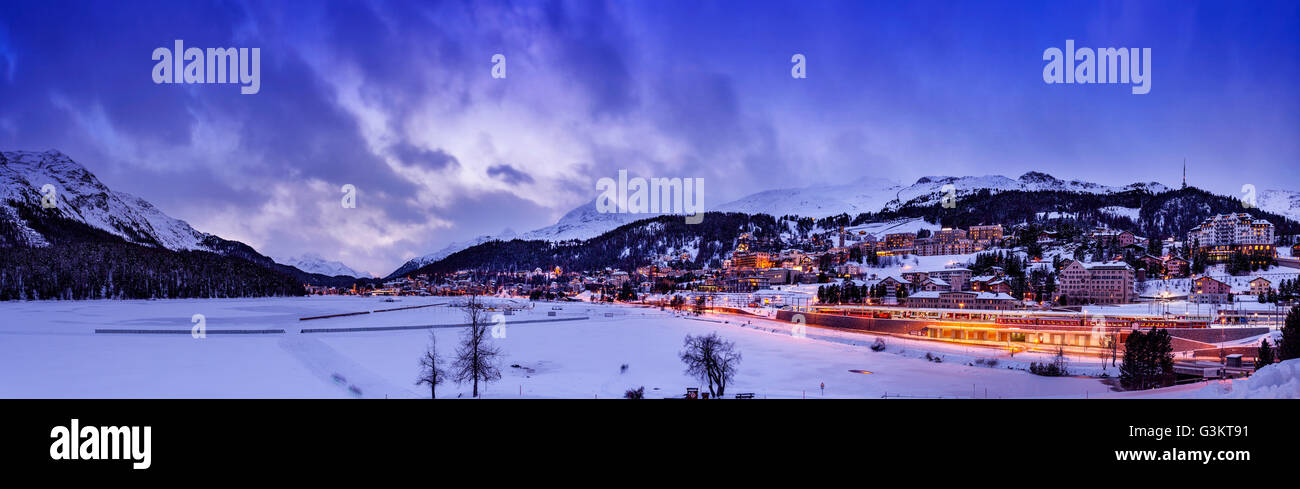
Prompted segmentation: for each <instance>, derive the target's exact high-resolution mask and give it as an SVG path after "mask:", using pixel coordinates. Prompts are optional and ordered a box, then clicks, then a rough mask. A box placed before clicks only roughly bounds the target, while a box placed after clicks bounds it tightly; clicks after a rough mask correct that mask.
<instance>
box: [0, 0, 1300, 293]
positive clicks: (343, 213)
mask: <svg viewBox="0 0 1300 489" xmlns="http://www.w3.org/2000/svg"><path fill="white" fill-rule="evenodd" d="M1164 7H1165V6H1160V7H1159V8H1156V7H1152V8H1151V10H1152V11H1153V12H1151V13H1143V12H1137V13H1130V12H1125V13H1124V15H1125V16H1126V17H1125V18H1124V19H1122V20H1123V24H1124V25H1148V23H1147V22H1136V23H1134V20H1133V19H1131V18H1128V17H1127V16H1131V15H1139V16H1147V17H1152V16H1157V15H1161V14H1158V12H1159V11H1164V10H1169V9H1167V8H1164ZM1168 7H1169V8H1172V9H1181V8H1182V7H1180V6H1179V4H1178V3H1174V4H1171V5H1169V6H1168ZM1202 8H1208V7H1202ZM1214 9H1218V10H1225V9H1226V10H1230V11H1229V12H1226V13H1224V12H1218V13H1216V15H1215V16H1224V17H1227V18H1243V17H1244V18H1246V19H1254V20H1253V21H1252V22H1253V23H1252V22H1245V21H1243V22H1240V25H1242V26H1250V25H1256V26H1257V28H1253V29H1248V28H1245V27H1243V28H1241V29H1237V28H1233V29H1226V28H1225V31H1224V32H1220V31H1213V32H1210V33H1208V34H1206V35H1204V36H1198V37H1188V36H1189V35H1188V34H1186V32H1187V31H1189V29H1190V30H1195V29H1194V28H1195V27H1197V25H1191V26H1188V25H1181V24H1180V25H1178V26H1172V27H1169V28H1167V29H1166V28H1160V29H1154V28H1153V30H1152V31H1151V32H1147V31H1145V30H1144V31H1143V33H1142V36H1143V37H1142V40H1143V41H1149V44H1152V45H1154V47H1155V48H1156V50H1157V52H1159V53H1161V54H1160V55H1159V56H1162V58H1159V59H1169V60H1175V59H1177V60H1180V63H1182V65H1183V66H1179V67H1177V68H1174V67H1169V66H1170V65H1160V67H1159V68H1157V69H1159V70H1166V71H1161V73H1169V75H1164V76H1165V77H1164V78H1160V76H1161V75H1157V80H1166V81H1163V82H1161V81H1157V83H1158V84H1159V85H1157V86H1156V88H1155V89H1154V90H1153V92H1152V94H1151V95H1150V96H1147V98H1144V99H1141V100H1136V99H1134V98H1132V97H1131V96H1129V97H1112V96H1111V94H1109V93H1108V92H1102V91H1089V90H1088V88H1089V87H1048V86H1045V85H1043V84H1041V78H1040V77H1039V75H1040V72H1041V66H1040V65H1039V60H1038V58H1039V55H1040V54H1041V50H1042V48H1043V47H1045V46H1047V45H1055V44H1058V43H1060V42H1062V40H1063V39H1065V38H1066V37H1065V36H1066V35H1067V33H1070V32H1074V31H1073V30H1072V27H1073V24H1071V23H1069V22H1064V21H1059V20H1051V21H1044V20H1043V19H1058V18H1062V19H1063V18H1080V19H1087V18H1093V19H1105V18H1107V15H1108V14H1107V13H1106V12H1105V11H1104V10H1105V9H1104V8H1097V9H1079V8H1077V7H1069V6H1062V7H1059V8H1057V9H1050V8H1049V9H1047V10H1051V12H1046V13H1043V12H1039V13H1041V14H1042V18H1039V17H1032V18H1031V17H1029V16H1017V15H1014V14H1007V13H1006V9H983V8H981V7H979V6H963V5H949V4H941V5H918V6H915V7H911V6H909V7H907V8H896V7H882V6H874V5H870V4H860V3H856V2H846V3H836V2H817V3H816V4H813V5H809V6H802V5H800V6H797V7H796V6H791V5H767V4H763V5H754V6H746V7H745V11H744V12H743V15H742V13H741V12H738V11H736V10H735V9H734V8H730V7H728V6H726V5H714V4H696V3H693V2H692V3H681V4H677V3H664V2H644V3H637V2H601V1H590V0H579V1H519V2H488V1H484V2H479V1H475V2H438V3H428V2H404V1H392V2H380V3H343V2H323V3H302V4H295V5H293V6H292V8H291V9H288V8H284V6H283V5H280V4H274V3H264V2H228V1H210V2H185V3H183V4H182V3H177V2H130V3H129V4H106V3H98V2H89V3H86V4H81V5H78V6H77V8H75V9H49V8H45V7H44V6H43V5H40V4H37V3H21V2H20V3H17V4H14V5H6V8H5V9H4V13H3V14H0V147H2V148H4V149H6V150H9V149H41V150H44V149H51V148H57V149H59V150H61V151H63V152H65V153H66V154H68V155H70V156H72V157H73V158H74V159H77V160H78V161H79V162H81V163H82V164H84V165H85V166H87V168H89V169H91V170H92V171H94V172H95V173H96V174H97V175H99V176H100V178H101V179H102V180H104V181H105V183H107V184H108V185H110V186H111V187H113V188H115V189H119V190H122V191H126V192H130V193H132V194H135V195H139V196H141V197H142V198H145V199H146V200H149V201H152V202H154V203H155V204H156V205H157V206H158V207H159V208H160V209H162V210H163V211H165V212H167V213H168V214H171V215H173V216H175V217H178V218H182V219H185V220H187V221H189V222H190V223H191V224H192V225H194V226H195V227H196V228H198V229H200V230H203V231H206V232H212V233H215V234H218V235H221V236H224V237H227V238H231V239H239V240H241V241H245V242H247V243H249V244H250V245H252V246H254V247H256V248H258V249H259V250H260V251H262V252H264V253H267V254H271V255H274V256H288V255H301V254H303V253H305V252H312V253H316V254H318V255H320V256H323V257H326V258H328V259H332V260H340V261H342V262H344V263H346V264H348V265H349V266H351V267H353V268H355V269H358V270H368V271H373V272H376V273H379V274H381V275H382V274H385V273H386V272H387V271H389V270H392V269H394V268H396V267H397V266H399V265H400V264H401V263H402V262H403V261H404V260H405V259H408V258H410V257H412V256H415V255H422V254H425V253H429V252H431V251H434V250H437V249H440V248H442V247H443V246H445V245H446V244H447V243H450V242H453V241H462V240H465V239H470V238H473V237H475V236H478V235H481V234H496V233H498V232H500V231H501V229H502V228H505V227H510V228H514V229H520V230H524V231H526V230H529V229H534V228H537V227H541V226H545V225H549V224H551V223H553V222H554V221H555V220H556V219H558V218H559V217H560V216H562V215H563V214H565V213H566V212H567V211H568V210H570V209H571V208H573V207H576V206H578V205H581V204H584V203H587V202H590V201H591V200H592V199H593V198H594V197H595V195H596V191H595V187H594V183H595V181H596V180H597V179H599V178H601V177H613V176H615V175H616V174H617V171H618V170H621V169H626V170H628V171H629V173H632V174H636V175H640V176H648V177H695V178H705V179H706V180H707V181H708V182H709V183H708V185H707V188H708V189H709V196H708V202H709V203H710V204H720V203H722V202H723V201H725V200H728V199H730V198H737V197H741V196H743V195H746V194H749V193H751V192H754V191H758V190H765V189H770V188H773V187H787V186H798V185H805V184H810V183H816V182H820V181H825V180H827V179H838V178H840V177H841V176H851V177H855V178H856V177H859V176H864V175H871V176H880V177H886V178H894V179H896V180H899V181H913V180H915V178H916V177H918V176H920V175H923V174H959V173H977V174H985V173H1006V174H1011V175H1013V176H1014V175H1018V174H1020V173H1023V172H1024V171H1026V170H1030V169H1036V170H1042V171H1047V172H1050V173H1053V174H1059V175H1061V176H1069V177H1071V178H1083V179H1093V180H1100V181H1103V182H1102V183H1115V184H1123V183H1131V182H1129V181H1113V180H1115V179H1119V180H1152V179H1160V178H1162V177H1161V171H1162V170H1161V167H1160V166H1159V165H1157V164H1155V163H1152V162H1157V161H1163V159H1169V160H1170V161H1181V157H1182V156H1184V155H1186V154H1188V153H1192V154H1196V155H1198V157H1197V158H1196V159H1197V160H1199V159H1204V160H1206V161H1207V163H1206V165H1207V167H1209V166H1210V165H1212V164H1213V163H1210V162H1214V161H1234V162H1235V161H1238V160H1240V161H1241V162H1242V163H1240V164H1241V165H1245V166H1249V168H1245V167H1243V173H1244V174H1251V173H1252V172H1253V174H1261V173H1264V172H1265V171H1266V170H1268V169H1270V168H1273V169H1276V168H1277V167H1281V166H1282V163H1280V162H1290V161H1294V160H1295V159H1296V158H1297V157H1300V143H1296V142H1295V141H1296V140H1295V138H1294V137H1293V136H1294V134H1295V133H1296V131H1297V129H1300V122H1298V121H1297V117H1300V116H1297V115H1296V114H1300V111H1297V110H1294V109H1295V108H1296V107H1297V96H1296V93H1295V91H1294V90H1293V89H1292V87H1290V81H1291V80H1294V78H1295V77H1294V76H1292V75H1295V74H1296V73H1297V71H1300V70H1297V65H1298V64H1300V63H1298V62H1297V61H1296V60H1297V59H1300V56H1292V55H1293V54H1295V53H1296V50H1297V47H1296V45H1295V43H1294V42H1293V41H1294V38H1295V37H1296V35H1297V33H1296V26H1294V25H1293V24H1294V23H1291V24H1286V23H1285V22H1283V21H1281V20H1275V19H1287V18H1294V16H1293V15H1291V16H1287V15H1281V14H1278V13H1274V14H1254V13H1250V12H1249V9H1244V10H1243V8H1240V7H1231V6H1221V7H1214ZM1260 9H1261V10H1290V11H1294V7H1277V8H1274V7H1273V6H1268V7H1261V8H1260ZM56 10H62V11H56ZM1038 10H1043V9H1041V8H1039V9H1038ZM1060 10H1069V11H1070V13H1071V14H1072V15H1056V14H1059V13H1061V12H1060ZM936 11H937V12H941V13H942V15H937V16H936V15H934V12H936ZM1187 12H1188V11H1187V10H1180V12H1179V13H1178V15H1177V16H1176V18H1179V19H1185V20H1184V21H1183V22H1189V23H1195V22H1200V21H1199V20H1197V19H1199V18H1201V16H1197V15H1189V14H1188V13H1187ZM1215 16H1211V17H1215ZM1144 18H1145V17H1144ZM737 19H744V21H743V22H738V21H737ZM862 19H871V22H873V23H874V24H873V25H879V26H880V28H878V29H861V25H862ZM953 19H969V20H966V21H963V22H956V21H955V20H953ZM1139 20H1142V19H1139ZM1030 24H1032V29H1031V28H1028V27H1026V26H1027V25H1030ZM1234 25H1235V24H1234ZM991 26H992V27H991ZM987 32H999V33H1001V34H1000V35H999V36H989V35H987ZM774 33H779V34H780V35H774ZM1092 34H1094V37H1096V36H1099V35H1101V34H1102V33H1092ZM1210 34H1212V35H1210ZM1225 36H1226V37H1227V38H1229V39H1226V40H1225ZM1164 38H1169V39H1170V40H1169V41H1168V44H1161V42H1165V41H1162V39H1164ZM1238 38H1239V39H1238ZM175 39H183V40H185V41H186V44H187V45H189V46H199V47H223V46H224V47H230V46H235V47H259V48H261V49H262V87H261V93H259V94H257V95H251V96H250V95H240V94H239V92H238V90H237V89H236V88H235V87H234V86H208V85H155V84H153V83H152V82H151V80H150V78H149V70H150V68H151V67H152V64H153V62H152V61H151V60H150V59H149V54H150V53H151V52H152V50H153V48H155V47H158V46H170V45H171V42H172V41H173V40H175ZM1096 42H1103V41H1102V40H1097V41H1095V42H1094V43H1096ZM1117 42H1118V41H1117ZM1225 42H1226V43H1228V44H1227V45H1228V46H1229V47H1226V48H1219V47H1215V46H1219V45H1221V44H1224V43H1225ZM1216 43H1217V44H1216ZM1254 43H1259V44H1260V45H1264V46H1268V47H1269V49H1268V50H1266V51H1265V52H1264V54H1259V55H1256V54H1252V53H1253V51H1250V50H1241V51H1240V53H1238V54H1241V56H1234V57H1233V58H1232V59H1233V60H1234V61H1233V64H1232V65H1231V66H1229V67H1227V68H1230V72H1229V73H1227V74H1226V75H1225V76H1230V78H1232V79H1248V80H1250V83H1249V85H1248V86H1249V87H1250V88H1251V90H1252V92H1251V93H1238V92H1234V93H1237V95H1235V96H1234V98H1233V100H1234V103H1233V104H1222V100H1221V99H1219V98H1215V95H1214V94H1216V93H1220V92H1221V90H1219V89H1220V88H1222V87H1221V85H1222V82H1221V81H1216V79H1215V78H1214V77H1201V76H1173V75H1175V74H1176V73H1181V74H1184V75H1186V74H1189V73H1207V72H1223V71H1224V70H1225V67H1224V66H1222V65H1219V64H1214V63H1216V62H1215V61H1214V60H1215V59H1220V60H1221V59H1223V58H1222V57H1218V58H1214V57H1211V59H1207V60H1202V59H1201V58H1200V57H1196V56H1191V55H1190V54H1189V53H1198V52H1202V51H1205V49H1207V46H1208V48H1210V49H1212V50H1214V49H1218V50H1224V49H1235V48H1232V47H1231V46H1237V45H1240V46H1251V45H1253V44H1254ZM792 52H801V53H805V54H807V55H808V63H809V64H808V67H809V78H808V79H806V80H793V79H791V78H790V77H789V66H790V65H789V59H790V54H791V53H792ZM1234 52H1235V51H1234ZM498 53H501V54H504V55H506V57H507V63H508V71H507V72H508V76H507V77H506V78H505V79H494V78H492V77H491V76H490V70H491V67H492V63H491V61H490V60H491V58H492V56H493V55H494V54H498ZM1268 53H1272V54H1268ZM1248 55H1249V56H1248ZM1278 60H1283V61H1278ZM1252 62H1258V64H1259V65H1260V66H1268V67H1269V68H1268V70H1264V71H1266V73H1263V72H1261V73H1263V74H1260V73H1256V72H1255V70H1257V68H1252V66H1254V65H1253V64H1252ZM1259 70H1262V68H1259ZM1081 102H1086V103H1081ZM1117 114H1118V115H1117ZM1187 114H1197V116H1196V117H1189V116H1187ZM1221 121H1237V122H1236V123H1234V124H1230V125H1225V124H1224V123H1222V122H1221ZM1249 121H1259V122H1258V123H1249ZM1134 134H1141V135H1142V137H1141V138H1138V139H1137V140H1134V139H1133V138H1131V137H1129V136H1131V135H1134ZM1234 141H1250V142H1251V144H1250V145H1248V146H1249V148H1248V149H1246V150H1241V151H1245V153H1240V154H1239V153H1237V150H1235V149H1233V148H1236V147H1238V146H1240V145H1237V144H1234V143H1233V142H1234ZM1252 168H1253V169H1252ZM1246 170H1249V171H1246ZM1143 172H1145V173H1143ZM1196 172H1197V169H1196V168H1193V169H1192V173H1193V175H1195V174H1196ZM1280 178H1282V179H1286V180H1287V181H1286V182H1285V183H1289V184H1294V183H1295V178H1296V177H1294V176H1290V175H1289V174H1288V175H1283V176H1282V177H1280ZM346 184H351V185H354V186H355V187H356V188H357V191H358V207H357V208H356V209H344V208H342V207H341V206H340V205H339V199H340V197H341V192H340V188H341V187H342V186H343V185H346ZM1225 185H1226V184H1225ZM1239 186H1240V185H1239V184H1238V185H1236V187H1239Z"/></svg>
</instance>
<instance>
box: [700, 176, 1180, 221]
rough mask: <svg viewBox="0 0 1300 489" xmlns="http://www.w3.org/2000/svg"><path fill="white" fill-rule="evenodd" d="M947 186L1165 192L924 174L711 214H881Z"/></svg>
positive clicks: (958, 189)
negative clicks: (907, 181)
mask: <svg viewBox="0 0 1300 489" xmlns="http://www.w3.org/2000/svg"><path fill="white" fill-rule="evenodd" d="M949 184H951V185H952V186H953V189H954V191H955V193H956V197H958V198H960V197H962V196H965V195H970V194H973V193H975V192H979V191H980V190H985V189H987V190H989V191H991V192H993V193H998V192H1006V191H1012V190H1020V191H1046V190H1056V191H1065V192H1080V193H1094V194H1109V193H1119V192H1126V191H1130V190H1139V189H1146V190H1149V191H1151V192H1152V193H1160V192H1164V191H1166V190H1168V188H1166V187H1165V186H1164V185H1161V184H1159V183H1156V182H1150V183H1135V184H1132V185H1126V186H1123V187H1112V186H1107V185H1101V184H1096V183H1091V182H1082V181H1079V180H1071V181H1064V180H1060V179H1057V178H1055V177H1053V176H1051V175H1047V174H1045V173H1038V172H1029V173H1026V174H1024V175H1021V176H1020V178H1018V179H1011V178H1008V177H1004V176H1001V175H985V176H978V177H975V176H968V177H948V176H928V177H923V178H921V179H918V180H917V181H916V183H913V184H912V185H909V186H903V185H899V184H896V183H893V182H890V181H888V180H882V179H878V178H861V179H858V180H855V181H853V182H851V183H847V184H843V185H823V186H813V187H805V188H796V189H778V190H768V191H764V192H759V193H756V194H753V195H750V196H748V197H744V198H742V199H739V200H736V201H733V202H729V203H726V204H723V205H720V206H718V207H717V208H716V209H714V210H718V211H724V212H744V213H748V214H758V213H764V214H770V215H774V216H782V215H787V214H794V215H799V216H805V217H814V218H821V217H826V216H833V215H837V214H848V215H850V216H854V215H857V214H860V213H863V212H880V211H882V210H892V209H897V208H899V207H901V206H903V205H905V204H908V203H912V204H916V205H931V204H936V203H939V202H940V201H941V200H942V199H943V197H944V186H945V185H949Z"/></svg>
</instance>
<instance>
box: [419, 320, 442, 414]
mask: <svg viewBox="0 0 1300 489" xmlns="http://www.w3.org/2000/svg"><path fill="white" fill-rule="evenodd" d="M442 364H443V360H442V357H439V356H438V337H436V336H434V335H433V331H429V346H428V348H426V349H425V350H424V354H423V355H420V377H419V378H418V379H416V381H415V385H424V384H429V398H430V399H437V398H438V393H437V388H438V384H441V383H442V382H443V380H446V377H447V371H445V370H443V369H442Z"/></svg>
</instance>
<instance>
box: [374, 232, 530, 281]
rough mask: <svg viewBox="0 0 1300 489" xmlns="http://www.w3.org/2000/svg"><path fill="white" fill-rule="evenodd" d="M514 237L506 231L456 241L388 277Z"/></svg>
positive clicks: (410, 263) (421, 257)
mask: <svg viewBox="0 0 1300 489" xmlns="http://www.w3.org/2000/svg"><path fill="white" fill-rule="evenodd" d="M514 237H515V233H514V231H511V230H510V229H506V230H504V231H502V232H501V234H497V235H487V234H485V235H482V236H479V237H477V238H474V239H469V240H465V241H456V242H454V243H451V244H449V245H447V246H445V247H443V248H442V249H441V250H438V251H435V252H433V253H429V254H427V255H424V256H418V257H415V258H412V259H410V260H407V261H406V263H403V264H402V266H400V267H397V270H393V273H390V274H388V276H389V277H397V276H400V275H404V274H406V273H407V272H410V271H412V270H415V269H417V268H420V267H422V266H425V265H428V264H430V263H433V262H436V261H438V260H441V259H443V258H446V257H448V256H450V255H451V254H452V253H455V252H457V251H460V250H463V249H465V248H469V247H471V246H475V245H479V244H483V243H486V242H488V241H492V240H503V241H505V240H510V239H514Z"/></svg>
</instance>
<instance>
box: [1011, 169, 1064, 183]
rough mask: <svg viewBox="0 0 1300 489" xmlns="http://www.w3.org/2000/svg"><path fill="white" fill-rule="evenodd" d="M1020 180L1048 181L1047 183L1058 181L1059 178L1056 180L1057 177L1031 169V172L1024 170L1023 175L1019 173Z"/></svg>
mask: <svg viewBox="0 0 1300 489" xmlns="http://www.w3.org/2000/svg"><path fill="white" fill-rule="evenodd" d="M1020 181H1022V182H1048V183H1050V182H1059V181H1060V180H1058V179H1057V178H1056V177H1054V176H1051V175H1048V174H1046V173H1043V172H1038V171H1031V172H1026V173H1025V174H1024V175H1020Z"/></svg>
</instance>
